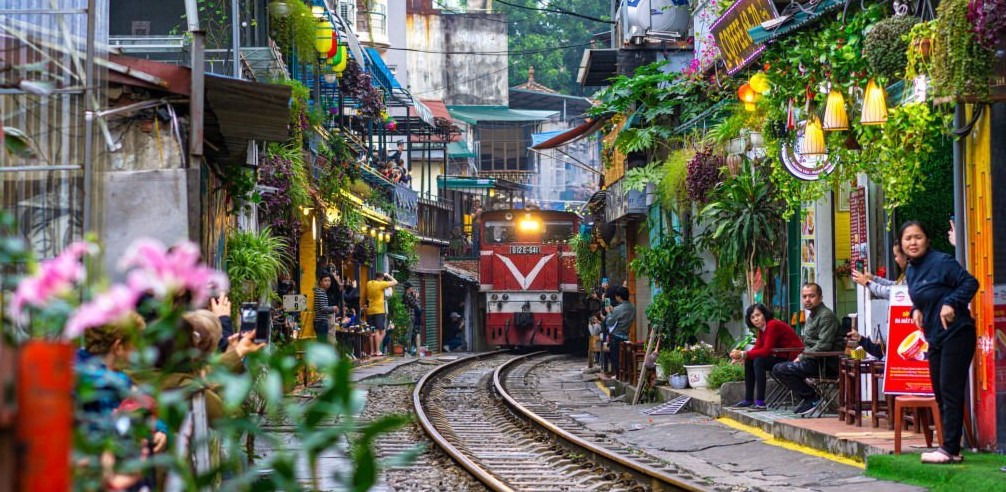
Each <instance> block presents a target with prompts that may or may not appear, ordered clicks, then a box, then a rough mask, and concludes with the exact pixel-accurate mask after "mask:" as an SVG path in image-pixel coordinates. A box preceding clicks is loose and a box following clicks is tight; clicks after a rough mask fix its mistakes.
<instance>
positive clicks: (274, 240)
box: [224, 227, 292, 306]
mask: <svg viewBox="0 0 1006 492" xmlns="http://www.w3.org/2000/svg"><path fill="white" fill-rule="evenodd" d="M291 262H292V260H291V257H290V254H289V252H288V251H287V243H286V241H285V240H284V239H283V238H281V237H279V236H275V235H273V233H272V230H271V229H269V228H268V227H266V228H264V229H262V230H261V231H258V232H255V231H234V232H232V233H231V234H229V235H228V237H227V254H226V255H224V263H225V265H226V271H227V276H228V277H230V280H231V292H230V297H231V300H232V301H233V302H234V305H235V306H240V305H241V303H242V302H254V301H258V300H260V299H263V298H265V297H266V296H267V295H268V294H269V292H270V290H271V287H272V282H273V281H274V280H275V279H276V278H277V277H279V274H280V273H283V272H286V271H287V265H288V264H290V263H291Z"/></svg>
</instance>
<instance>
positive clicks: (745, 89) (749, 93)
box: [737, 84, 758, 103]
mask: <svg viewBox="0 0 1006 492" xmlns="http://www.w3.org/2000/svg"><path fill="white" fill-rule="evenodd" d="M737 97H738V98H740V100H741V101H743V102H746V103H753V102H755V101H756V100H757V99H758V93H757V92H755V91H754V89H752V88H751V84H744V85H742V86H741V87H740V89H737Z"/></svg>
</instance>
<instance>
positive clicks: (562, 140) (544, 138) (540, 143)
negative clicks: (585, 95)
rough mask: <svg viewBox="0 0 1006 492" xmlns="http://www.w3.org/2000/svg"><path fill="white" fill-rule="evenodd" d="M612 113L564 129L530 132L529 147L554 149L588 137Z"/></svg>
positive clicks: (602, 125) (610, 116)
mask: <svg viewBox="0 0 1006 492" xmlns="http://www.w3.org/2000/svg"><path fill="white" fill-rule="evenodd" d="M614 115H615V113H610V114H606V115H603V116H601V117H599V118H595V119H593V120H590V121H586V122H584V123H583V124H580V125H578V126H575V127H573V128H570V129H569V130H565V131H562V130H560V131H555V132H544V133H535V134H532V135H531V144H532V145H531V149H533V150H545V149H554V148H556V147H559V146H562V145H566V144H570V143H573V142H575V141H577V140H580V139H582V138H586V137H589V136H591V135H593V134H594V133H595V132H597V131H598V130H600V129H601V128H602V127H604V124H605V123H607V122H608V120H610V119H611V118H612V117H613V116H614ZM538 139H540V140H538Z"/></svg>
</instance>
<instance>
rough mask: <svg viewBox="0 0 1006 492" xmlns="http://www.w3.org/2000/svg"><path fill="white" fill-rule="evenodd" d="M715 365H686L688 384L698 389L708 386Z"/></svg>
mask: <svg viewBox="0 0 1006 492" xmlns="http://www.w3.org/2000/svg"><path fill="white" fill-rule="evenodd" d="M714 367H716V366H714V365H712V364H706V365H701V366H685V371H687V372H688V385H689V386H691V387H692V388H696V389H698V388H708V387H709V375H710V374H712V372H713V368H714Z"/></svg>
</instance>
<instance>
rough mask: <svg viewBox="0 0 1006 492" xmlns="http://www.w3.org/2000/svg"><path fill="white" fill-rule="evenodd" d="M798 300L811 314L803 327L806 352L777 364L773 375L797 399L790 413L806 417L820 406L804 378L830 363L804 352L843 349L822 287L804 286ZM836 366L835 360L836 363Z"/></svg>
mask: <svg viewBox="0 0 1006 492" xmlns="http://www.w3.org/2000/svg"><path fill="white" fill-rule="evenodd" d="M800 298H801V299H802V301H803V307H804V309H806V310H808V311H810V316H809V317H808V318H807V325H806V326H805V327H804V331H803V334H804V337H803V343H804V346H805V347H806V350H805V351H804V353H803V354H800V355H799V356H797V358H796V360H795V361H792V362H783V363H781V364H776V365H775V367H773V368H772V375H773V376H774V377H775V378H776V379H777V380H778V381H779V382H780V383H782V384H783V385H785V386H786V387H787V388H789V389H790V390H792V391H793V393H794V394H795V395H796V396H798V397H800V399H801V402H800V404H799V405H797V407H796V408H795V409H794V410H793V411H794V412H795V413H797V414H798V415H808V414H810V413H812V412H813V411H814V409H816V408H817V406H818V405H820V404H821V400H820V399H819V398H818V396H817V392H816V391H814V388H812V387H811V386H810V385H809V384H807V381H806V379H807V378H816V377H818V375H820V373H821V369H822V368H821V364H829V365H831V361H828V360H818V359H817V358H815V357H813V356H810V355H807V352H835V351H839V350H842V349H843V347H844V346H845V337H844V334H843V333H842V330H841V329H840V328H839V323H838V318H836V317H835V312H834V311H832V310H831V309H828V307H827V306H825V305H824V300H823V298H822V291H821V286H820V285H818V284H816V283H813V282H811V283H806V284H804V285H803V288H802V289H800ZM835 362H836V363H837V360H836V361H835Z"/></svg>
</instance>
